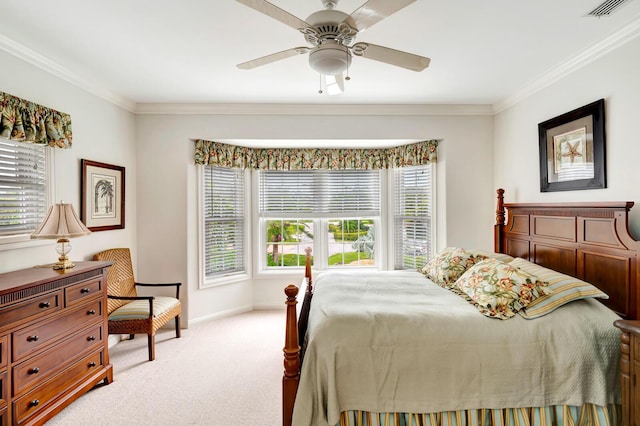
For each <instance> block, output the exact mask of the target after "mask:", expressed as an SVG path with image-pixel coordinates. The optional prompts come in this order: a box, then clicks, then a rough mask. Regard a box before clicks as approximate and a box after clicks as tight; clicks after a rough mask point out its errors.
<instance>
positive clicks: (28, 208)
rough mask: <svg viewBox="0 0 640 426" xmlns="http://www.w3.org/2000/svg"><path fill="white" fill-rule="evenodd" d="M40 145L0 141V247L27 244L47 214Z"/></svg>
mask: <svg viewBox="0 0 640 426" xmlns="http://www.w3.org/2000/svg"><path fill="white" fill-rule="evenodd" d="M46 151H47V150H46V149H45V146H44V145H38V144H32V143H25V142H16V141H12V140H8V139H4V138H0V243H14V242H21V241H27V240H29V239H30V234H31V233H32V232H33V231H34V230H35V229H36V227H37V226H38V224H39V223H40V222H41V221H42V219H43V218H44V216H45V214H46V212H47V200H48V185H47V181H48V180H49V178H48V173H47V163H48V161H47V152H46Z"/></svg>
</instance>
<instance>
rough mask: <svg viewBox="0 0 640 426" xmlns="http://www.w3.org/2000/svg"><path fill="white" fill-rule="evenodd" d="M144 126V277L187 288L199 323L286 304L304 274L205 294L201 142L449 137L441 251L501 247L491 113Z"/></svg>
mask: <svg viewBox="0 0 640 426" xmlns="http://www.w3.org/2000/svg"><path fill="white" fill-rule="evenodd" d="M137 126H138V127H137V138H136V139H137V156H138V158H139V161H138V187H137V190H138V215H139V222H138V237H139V238H138V247H139V250H138V271H139V275H140V276H145V277H148V279H154V278H163V277H167V276H169V277H171V278H172V279H175V280H177V281H181V282H183V283H185V285H186V287H187V289H188V292H187V293H188V294H186V295H185V296H186V297H187V298H188V308H187V311H188V312H187V314H186V315H185V316H186V317H187V318H188V319H189V320H190V321H197V320H201V319H203V318H209V317H212V316H217V315H222V314H225V313H231V312H237V311H240V310H245V309H251V308H252V307H281V306H283V302H284V294H283V289H284V287H285V286H286V285H287V284H289V283H299V281H300V279H301V278H302V277H301V276H300V274H298V273H297V274H295V275H293V276H292V275H283V276H276V277H273V278H270V279H268V280H255V281H254V282H253V285H252V284H251V283H250V282H240V283H234V284H229V285H225V286H221V287H214V288H207V289H202V290H200V289H198V269H197V265H198V264H197V259H198V257H197V256H198V247H197V210H196V207H197V193H196V185H197V179H196V166H195V165H194V160H193V153H194V143H193V139H209V140H222V139H282V140H291V139H299V140H304V139H440V140H442V143H441V144H440V146H439V148H438V155H439V161H438V165H437V171H438V172H437V185H438V188H437V194H436V195H437V197H438V203H439V204H438V205H439V211H438V213H439V215H438V232H439V236H440V238H439V241H438V246H439V247H444V246H445V245H465V246H474V247H478V248H491V247H492V244H493V233H492V225H493V220H494V211H495V204H494V200H495V196H494V194H495V188H493V117H491V116H359V115H349V116H326V115H239V114H235V115H215V114H202V115H184V114H183V115H170V114H165V115H139V116H138V118H137ZM301 143H304V142H301ZM445 192H446V196H445ZM445 212H446V217H445Z"/></svg>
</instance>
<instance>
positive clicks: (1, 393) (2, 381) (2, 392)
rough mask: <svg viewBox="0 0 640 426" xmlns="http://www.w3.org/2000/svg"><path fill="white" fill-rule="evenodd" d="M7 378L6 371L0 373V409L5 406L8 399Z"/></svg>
mask: <svg viewBox="0 0 640 426" xmlns="http://www.w3.org/2000/svg"><path fill="white" fill-rule="evenodd" d="M7 377H9V375H8V373H7V372H6V371H5V372H4V373H0V407H2V406H3V405H6V402H7V400H8V399H9V382H8V381H7Z"/></svg>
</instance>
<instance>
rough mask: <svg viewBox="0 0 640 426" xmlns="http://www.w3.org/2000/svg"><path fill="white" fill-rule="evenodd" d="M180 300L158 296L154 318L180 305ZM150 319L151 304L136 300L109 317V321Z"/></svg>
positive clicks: (154, 302)
mask: <svg viewBox="0 0 640 426" xmlns="http://www.w3.org/2000/svg"><path fill="white" fill-rule="evenodd" d="M178 303H179V302H178V299H176V298H175V297H168V296H156V298H155V299H154V300H153V316H154V317H157V316H160V315H162V314H163V313H165V312H167V311H168V310H169V309H171V308H173V307H174V306H176V305H177V304H178ZM148 317H149V302H148V301H147V300H134V301H132V302H129V303H127V304H126V305H124V306H121V307H119V308H118V309H116V310H115V311H113V312H112V313H111V315H109V321H123V320H132V319H145V318H148Z"/></svg>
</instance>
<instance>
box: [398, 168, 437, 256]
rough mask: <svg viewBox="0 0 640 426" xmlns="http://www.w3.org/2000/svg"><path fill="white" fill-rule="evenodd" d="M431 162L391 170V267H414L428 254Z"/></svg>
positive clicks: (429, 244) (429, 247)
mask: <svg viewBox="0 0 640 426" xmlns="http://www.w3.org/2000/svg"><path fill="white" fill-rule="evenodd" d="M431 173H432V166H430V165H427V166H417V167H405V168H401V169H397V170H395V224H394V234H395V239H394V245H395V256H394V257H395V268H396V269H417V268H421V267H422V266H424V265H425V264H426V263H427V261H428V260H429V259H430V258H431V233H432V229H431V223H432V213H433V205H432V204H433V203H432V200H433V197H432V186H431Z"/></svg>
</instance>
